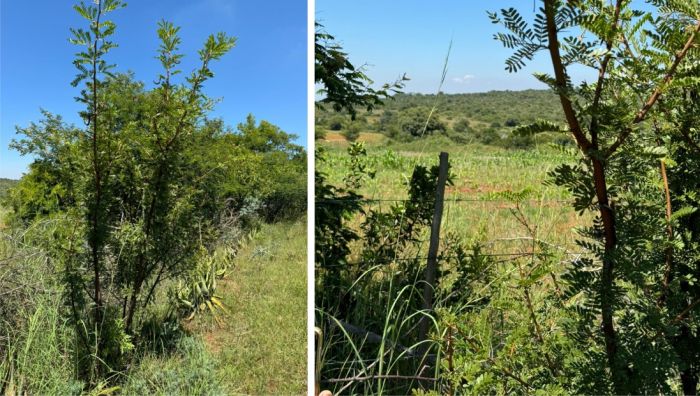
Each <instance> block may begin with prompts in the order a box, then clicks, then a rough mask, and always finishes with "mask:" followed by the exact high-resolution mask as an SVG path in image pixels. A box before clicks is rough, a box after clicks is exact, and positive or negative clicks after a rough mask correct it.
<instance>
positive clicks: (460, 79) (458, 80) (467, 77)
mask: <svg viewBox="0 0 700 396" xmlns="http://www.w3.org/2000/svg"><path fill="white" fill-rule="evenodd" d="M473 78H474V76H473V75H472V74H465V75H464V76H462V77H455V78H453V79H452V81H454V82H456V83H457V84H466V83H467V82H469V80H472V79H473Z"/></svg>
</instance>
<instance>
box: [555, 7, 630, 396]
mask: <svg viewBox="0 0 700 396" xmlns="http://www.w3.org/2000/svg"><path fill="white" fill-rule="evenodd" d="M544 5H545V6H544V8H545V17H546V20H547V36H548V49H549V53H550V57H551V60H552V66H553V68H554V75H555V79H556V83H557V88H558V91H559V92H558V94H559V99H560V101H561V104H562V108H563V110H564V115H565V117H566V120H567V123H568V125H569V129H570V130H571V132H572V134H573V135H574V138H575V139H576V142H577V144H578V146H579V147H580V148H581V150H582V151H583V152H584V153H585V154H586V155H587V156H588V158H589V159H590V160H591V162H592V165H593V184H594V188H595V194H596V199H597V201H598V208H599V211H600V217H601V220H602V222H603V235H604V240H605V242H604V246H605V250H604V255H603V271H602V274H601V284H600V294H601V311H602V328H603V336H604V339H605V352H606V355H607V360H608V367H609V368H610V371H611V374H612V379H613V383H614V386H615V390H616V393H624V391H623V389H624V384H625V382H626V378H625V375H623V373H622V371H621V370H619V367H618V364H617V337H616V334H615V327H614V324H613V285H614V261H613V257H612V255H613V252H614V250H615V247H616V245H617V234H616V230H615V214H614V212H613V209H612V207H611V206H610V202H609V198H608V189H607V181H606V178H605V165H604V162H603V159H602V158H600V157H598V154H596V153H593V151H594V150H595V149H596V147H594V146H593V144H592V143H591V141H589V140H588V138H587V137H586V136H585V134H584V133H583V131H582V129H581V125H580V123H579V121H578V118H577V116H576V113H575V111H574V109H573V106H572V104H571V100H570V99H569V98H568V96H567V94H566V88H567V82H566V81H567V78H566V77H567V76H566V69H565V67H564V64H563V62H562V60H561V55H560V53H559V39H558V35H557V26H556V22H555V17H556V15H555V14H556V11H557V8H556V1H555V0H545V2H544Z"/></svg>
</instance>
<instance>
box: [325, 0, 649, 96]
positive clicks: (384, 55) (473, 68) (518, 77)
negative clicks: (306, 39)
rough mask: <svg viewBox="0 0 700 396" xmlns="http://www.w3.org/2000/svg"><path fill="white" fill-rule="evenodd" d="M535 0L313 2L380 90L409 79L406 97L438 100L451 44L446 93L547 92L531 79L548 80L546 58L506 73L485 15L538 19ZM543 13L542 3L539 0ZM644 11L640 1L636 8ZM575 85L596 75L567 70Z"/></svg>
mask: <svg viewBox="0 0 700 396" xmlns="http://www.w3.org/2000/svg"><path fill="white" fill-rule="evenodd" d="M533 3H534V2H533V0H490V1H479V0H441V1H425V0H403V1H401V2H397V1H390V0H353V1H337V0H316V10H315V13H316V20H317V21H319V22H321V23H322V24H323V25H324V26H325V28H326V30H327V31H328V33H330V34H331V35H334V36H335V37H336V39H338V40H339V41H340V43H341V45H342V46H343V48H344V49H345V50H346V52H348V53H349V54H350V60H351V62H353V64H354V65H355V66H360V65H363V64H366V65H367V67H368V69H367V74H368V75H369V76H370V77H371V78H372V79H373V80H374V81H375V82H376V83H378V84H379V83H385V82H390V81H394V80H396V78H397V77H398V76H400V75H401V74H402V73H406V74H407V76H408V77H409V78H410V79H411V81H409V82H408V83H407V84H406V88H405V91H406V92H421V93H435V92H436V91H437V89H438V86H439V83H440V77H441V73H442V68H443V64H444V60H445V55H446V54H447V50H448V47H449V44H450V39H452V41H453V43H452V51H451V54H450V61H449V64H448V73H447V78H446V81H445V83H444V85H443V88H442V90H443V91H444V92H446V93H463V92H484V91H491V90H522V89H528V88H537V89H546V86H544V85H543V84H542V83H540V82H539V81H537V80H535V78H534V77H533V76H532V74H533V73H534V72H546V73H551V65H550V64H549V63H548V60H549V59H548V58H547V54H546V53H541V54H539V56H538V57H537V58H535V59H534V60H533V61H532V62H530V64H529V65H528V66H527V67H526V68H524V69H522V70H521V71H519V72H518V73H508V72H507V71H506V70H505V63H504V61H505V59H506V58H508V57H509V56H510V54H511V53H512V52H511V50H509V49H506V48H503V46H502V45H501V44H500V43H499V42H497V41H495V40H493V38H492V37H493V34H494V33H496V32H498V31H503V28H502V27H501V26H499V25H494V24H492V23H491V21H490V20H489V18H488V17H487V15H486V11H487V10H488V11H496V10H499V9H501V8H509V7H516V8H517V9H518V10H520V11H521V13H522V15H523V16H524V17H525V18H526V19H527V20H528V21H532V19H533V15H534V13H533ZM536 4H537V7H540V5H541V1H539V0H538V1H537V3H536ZM639 4H641V2H640V1H635V5H639ZM570 72H571V74H572V78H573V79H574V80H575V81H580V80H582V79H589V78H590V77H593V76H595V74H594V73H592V72H591V71H590V70H583V69H572V70H570Z"/></svg>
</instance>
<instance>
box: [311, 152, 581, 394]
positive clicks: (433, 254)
mask: <svg viewBox="0 0 700 396" xmlns="http://www.w3.org/2000/svg"><path fill="white" fill-rule="evenodd" d="M447 169H448V154H447V153H445V152H442V153H440V172H439V174H442V175H446V173H447ZM445 187H446V177H438V183H437V191H436V194H435V205H434V216H433V220H432V223H431V227H430V228H431V230H430V236H429V240H428V242H429V248H428V254H427V255H415V256H412V257H393V258H391V260H390V261H392V262H401V261H414V262H416V261H419V262H425V263H426V267H425V272H424V276H423V282H424V290H423V299H424V301H423V308H424V310H425V311H426V312H430V311H432V309H433V306H432V303H433V301H432V299H433V292H434V290H435V287H436V285H435V272H436V270H437V265H438V263H439V260H442V261H444V260H449V259H457V258H459V257H457V256H451V255H445V254H440V252H439V247H440V230H441V229H447V228H448V224H449V223H450V221H451V220H452V221H454V219H453V218H452V216H450V212H451V209H452V208H455V207H459V206H461V207H473V206H474V205H477V204H486V205H488V206H489V208H490V209H508V210H511V211H514V208H517V209H518V210H520V208H521V207H520V206H519V205H528V206H530V207H535V206H539V207H547V206H548V207H560V206H569V207H570V206H571V204H573V200H571V199H519V200H518V201H517V202H515V201H514V200H512V199H507V198H505V197H501V196H497V195H496V196H495V195H493V194H491V195H486V196H479V197H464V196H460V195H459V194H457V192H456V191H455V190H452V191H450V190H448V191H445ZM349 202H353V203H359V204H360V205H362V206H364V207H374V206H379V208H380V209H379V210H380V211H381V210H382V206H383V205H384V204H392V205H394V204H406V203H408V202H410V199H408V198H395V197H389V198H386V197H382V198H364V197H361V198H347V199H319V200H316V202H315V204H316V206H319V205H333V204H347V203H349ZM494 204H495V206H494ZM443 212H446V216H445V217H444V220H443V217H442V213H443ZM521 214H522V213H521ZM519 221H520V223H521V224H524V223H523V221H527V220H525V219H524V217H523V218H521V219H519ZM524 225H525V227H526V228H528V225H527V224H524ZM530 231H531V230H530ZM504 242H514V243H515V242H519V243H523V242H527V246H528V247H526V248H525V249H524V250H521V251H498V250H495V248H494V246H495V245H497V244H499V243H504ZM535 244H539V245H540V246H547V247H548V248H549V249H551V250H556V251H557V254H558V255H559V256H558V257H562V260H561V261H562V262H574V261H577V260H580V259H581V258H583V257H587V256H590V255H591V253H590V252H586V251H578V250H577V251H572V250H570V249H569V248H568V247H566V246H562V245H558V244H554V243H551V242H547V241H546V240H541V239H537V238H536V237H535V236H534V235H529V236H514V237H513V236H511V237H501V238H495V239H492V240H489V241H486V242H485V243H483V246H486V247H489V248H491V250H488V251H483V250H480V251H478V252H476V251H474V249H469V251H468V252H469V253H472V254H478V255H480V256H485V257H489V258H492V259H493V260H494V261H493V263H494V264H501V263H508V262H511V261H513V260H517V259H520V258H527V257H534V256H535V255H536V254H537V252H536V251H535V247H534V246H535ZM360 264H362V263H359V262H358V263H353V262H350V263H344V264H329V263H325V264H324V265H323V267H324V268H329V269H330V268H332V267H347V266H354V265H360ZM338 323H339V325H340V326H341V327H343V330H344V331H346V332H348V333H352V334H356V335H360V336H362V337H365V338H369V339H375V340H374V341H377V342H381V336H380V335H378V334H374V333H371V332H368V331H367V330H364V329H362V328H359V327H358V326H355V325H353V324H350V323H345V322H343V321H339V322H338ZM427 325H428V323H427V322H426V321H425V320H422V321H421V326H420V335H419V339H420V340H426V341H427ZM426 344H427V343H426ZM401 348H403V349H406V347H403V346H400V349H401ZM416 352H417V353H407V354H405V358H415V357H416V356H419V355H422V356H423V357H425V356H428V355H427V351H425V350H424V351H416ZM419 352H423V354H421V353H419ZM368 361H372V360H371V359H369V360H368ZM325 363H326V364H331V363H332V361H328V362H325ZM347 363H348V362H347V361H342V362H339V364H341V365H343V366H344V365H346V364H347ZM375 363H376V362H375ZM373 379H377V378H375V377H374V376H371V375H363V374H361V373H359V374H358V375H355V376H352V377H348V378H326V379H322V380H321V379H320V378H319V379H317V380H320V381H321V382H323V383H327V384H332V383H347V384H346V386H344V387H343V388H342V389H346V388H347V387H348V386H349V385H350V384H351V383H353V382H362V381H369V380H373ZM392 379H394V380H407V381H436V380H437V379H436V378H429V377H425V375H424V374H423V373H422V371H421V373H419V375H416V376H410V375H409V376H392Z"/></svg>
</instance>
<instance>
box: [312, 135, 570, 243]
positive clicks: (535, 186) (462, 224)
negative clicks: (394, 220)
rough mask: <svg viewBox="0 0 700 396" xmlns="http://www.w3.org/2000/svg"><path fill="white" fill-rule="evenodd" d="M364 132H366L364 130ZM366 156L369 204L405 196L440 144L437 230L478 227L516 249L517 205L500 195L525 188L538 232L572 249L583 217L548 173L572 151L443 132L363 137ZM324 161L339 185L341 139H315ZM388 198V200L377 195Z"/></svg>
mask: <svg viewBox="0 0 700 396" xmlns="http://www.w3.org/2000/svg"><path fill="white" fill-rule="evenodd" d="M367 135H369V134H367ZM364 141H365V142H366V147H367V151H368V156H367V163H368V164H369V165H370V167H371V168H372V169H373V170H375V171H376V176H375V177H374V179H371V180H367V181H366V183H365V185H364V186H363V188H362V189H361V190H360V193H362V194H363V195H364V197H365V198H368V199H372V200H380V202H376V203H370V204H369V205H372V207H373V208H375V209H378V208H380V209H388V207H389V205H392V204H393V202H392V200H400V199H405V198H406V196H407V195H406V194H407V193H406V187H405V184H406V182H407V181H408V180H409V178H410V176H411V172H412V170H413V168H414V166H415V165H418V164H422V165H427V166H430V165H435V164H437V163H438V154H439V152H440V151H446V152H448V154H449V162H450V167H451V168H450V174H451V176H452V181H453V185H452V186H448V187H447V190H446V196H445V211H444V214H443V230H446V231H448V232H450V231H452V232H456V233H457V234H459V235H461V236H463V237H465V238H468V239H469V238H472V237H474V236H475V235H477V234H480V233H481V234H483V235H484V236H485V238H486V239H487V240H488V241H490V242H492V243H491V246H492V249H493V251H494V252H511V251H513V250H514V249H515V250H517V248H518V246H517V245H518V240H517V239H516V238H518V237H519V236H522V234H523V227H522V226H521V225H520V224H519V223H518V221H517V220H516V219H515V217H514V216H513V214H512V213H511V209H513V208H515V204H514V203H512V202H509V201H507V200H504V199H503V197H502V195H503V193H504V192H508V191H512V192H520V191H524V190H526V191H529V193H528V198H527V200H526V201H524V202H522V204H521V208H522V210H523V212H524V213H525V214H526V215H527V217H528V219H529V220H530V221H531V222H532V223H533V224H537V225H538V237H539V238H540V239H543V240H546V241H548V242H550V243H553V244H556V245H558V246H561V247H562V248H566V249H568V250H570V251H571V250H575V249H576V248H575V246H574V240H575V237H576V236H575V232H574V227H576V226H577V225H579V224H581V222H582V221H581V220H582V219H581V218H580V217H579V216H578V215H577V214H576V213H575V212H574V210H573V209H572V208H571V206H570V204H569V203H568V200H569V199H570V196H569V194H568V193H567V192H566V191H564V190H563V189H562V188H560V187H558V186H553V185H548V184H545V183H544V182H545V181H546V180H547V173H548V172H549V171H551V170H553V169H554V168H555V167H556V166H557V165H558V164H561V163H565V162H573V160H574V158H573V157H572V156H571V155H569V154H566V153H564V152H561V151H559V150H557V149H555V148H553V147H550V146H541V147H536V148H534V149H531V150H507V149H503V148H500V147H493V146H485V145H478V144H474V145H458V144H455V143H454V142H451V141H449V140H448V139H443V138H440V137H431V138H427V139H423V140H416V141H413V142H409V143H389V144H379V143H373V141H374V142H378V141H380V140H379V139H376V138H375V139H364ZM320 145H321V146H323V147H324V148H325V149H326V161H325V162H323V163H320V164H318V165H317V166H318V168H319V169H320V170H322V171H323V172H325V173H327V174H328V176H329V177H328V179H329V182H330V183H331V184H335V185H340V184H342V179H343V177H344V175H345V174H346V173H347V170H348V168H349V164H350V162H349V156H348V155H347V152H346V147H347V142H343V141H330V142H321V143H320ZM381 200H388V201H381Z"/></svg>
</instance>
